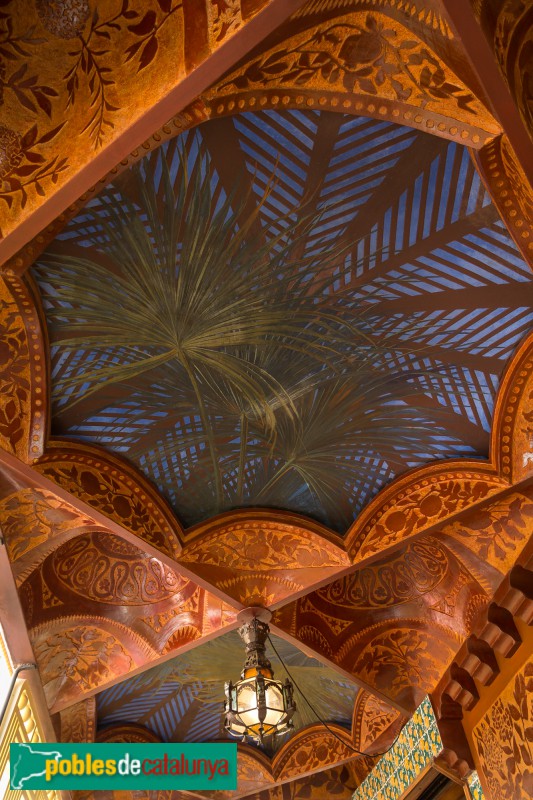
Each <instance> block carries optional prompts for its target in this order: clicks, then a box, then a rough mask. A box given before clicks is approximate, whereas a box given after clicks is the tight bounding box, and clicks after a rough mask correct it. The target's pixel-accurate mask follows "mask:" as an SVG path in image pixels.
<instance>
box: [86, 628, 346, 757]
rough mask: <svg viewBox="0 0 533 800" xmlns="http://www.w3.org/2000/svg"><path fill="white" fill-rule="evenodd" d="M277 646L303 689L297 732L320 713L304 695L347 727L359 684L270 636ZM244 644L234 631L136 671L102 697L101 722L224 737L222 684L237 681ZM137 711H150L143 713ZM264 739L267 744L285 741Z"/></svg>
mask: <svg viewBox="0 0 533 800" xmlns="http://www.w3.org/2000/svg"><path fill="white" fill-rule="evenodd" d="M272 639H273V641H274V645H275V648H276V650H277V652H278V653H279V654H280V656H281V658H282V659H283V662H284V663H285V664H286V665H287V667H288V669H289V671H290V673H291V675H292V677H293V679H294V681H295V682H296V684H297V686H298V687H299V690H301V693H300V691H299V690H298V689H297V688H295V700H296V705H297V712H296V715H295V717H294V726H295V729H296V730H299V729H300V728H303V727H305V726H306V725H311V724H313V723H316V722H317V721H318V720H317V717H316V715H315V714H314V713H313V711H311V709H310V707H309V705H308V704H307V703H306V702H305V701H304V699H303V697H302V694H303V695H305V697H306V698H307V700H308V701H309V703H310V704H311V706H312V708H313V709H315V710H316V712H317V713H318V714H319V715H320V716H321V717H322V719H325V720H327V721H329V722H336V723H337V724H340V725H344V726H346V728H347V729H348V730H349V729H350V726H351V721H352V714H353V706H354V701H355V696H356V693H357V687H356V686H355V685H354V684H351V683H349V682H347V681H345V680H344V679H342V678H341V677H340V676H339V675H338V674H337V673H336V672H335V671H333V670H332V669H330V668H329V667H326V666H324V665H323V664H321V663H320V662H318V661H316V659H313V658H309V657H308V656H306V655H304V654H303V653H301V652H300V651H299V650H297V649H296V648H295V647H294V646H293V645H291V644H289V643H288V642H285V641H284V640H282V639H279V638H278V637H275V636H273V637H272ZM244 655H245V654H244V645H243V643H242V640H241V639H240V637H239V635H238V633H237V632H236V631H235V632H232V633H228V634H226V635H224V636H221V637H219V638H218V639H216V640H215V641H213V642H206V643H205V644H203V645H201V646H200V647H196V648H194V649H193V650H190V651H189V652H187V653H183V654H181V655H180V656H179V657H177V658H174V659H172V660H171V661H168V662H166V663H165V664H161V665H159V666H157V667H154V668H152V669H150V670H148V671H147V672H144V673H142V674H141V675H138V676H137V677H135V678H133V679H132V680H131V681H130V682H129V683H128V689H127V691H126V692H122V693H120V694H117V693H116V692H115V691H113V690H111V691H109V692H105V691H104V692H103V693H102V694H101V695H99V697H98V718H99V720H101V721H102V723H101V724H103V725H106V724H113V723H114V722H115V721H118V720H120V721H121V722H125V721H128V720H129V719H130V714H131V715H132V721H135V722H140V723H141V724H143V725H146V726H147V727H148V728H150V729H151V730H154V731H155V732H157V733H158V734H159V735H161V734H162V733H164V734H165V735H164V736H163V738H171V739H173V740H176V741H188V740H190V738H191V730H192V731H193V732H194V731H196V734H194V733H193V734H192V738H201V737H202V736H207V737H208V738H211V737H212V738H218V737H220V738H226V736H227V734H226V733H225V731H224V728H223V717H222V714H221V713H220V709H221V708H222V707H223V702H224V684H225V682H226V681H228V680H233V681H236V680H238V678H239V677H240V673H241V670H242V667H243V663H244ZM267 655H268V658H269V659H270V661H271V663H272V668H273V670H274V677H275V678H276V680H281V681H284V680H285V678H286V677H287V674H286V672H285V669H284V667H283V666H282V664H281V663H280V661H279V660H278V658H277V656H276V655H275V653H274V652H273V651H272V648H271V647H270V646H269V645H267ZM159 696H160V697H161V700H163V698H164V708H165V709H166V712H165V713H164V716H165V723H166V724H165V727H164V729H163V730H161V729H160V726H161V723H162V719H161V720H160V719H159V713H158V709H159V704H158V697H159ZM161 708H163V706H162V707H161ZM139 709H146V711H145V712H140V711H139ZM169 709H173V711H172V712H171V713H172V720H171V728H172V730H171V729H170V728H169V725H168V717H169ZM204 711H205V712H206V713H205V719H206V725H208V726H212V725H216V726H217V727H216V729H213V730H211V729H209V731H208V730H207V729H206V730H202V728H201V726H200V725H198V728H197V727H196V725H195V723H196V724H198V721H199V719H200V718H201V717H202V716H204ZM283 741H285V740H284V739H281V740H280V741H279V742H278V743H275V742H266V743H265V747H266V748H269V747H272V746H274V747H276V746H278V745H280V744H283Z"/></svg>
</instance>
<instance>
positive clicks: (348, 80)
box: [0, 0, 533, 800]
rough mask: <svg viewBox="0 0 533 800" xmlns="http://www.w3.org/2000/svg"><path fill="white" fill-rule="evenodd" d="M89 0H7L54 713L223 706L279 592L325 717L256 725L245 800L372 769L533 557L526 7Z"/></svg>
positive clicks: (17, 314) (32, 628)
mask: <svg viewBox="0 0 533 800" xmlns="http://www.w3.org/2000/svg"><path fill="white" fill-rule="evenodd" d="M74 5H75V6H76V9H77V11H76V14H75V15H74V16H72V15H70V16H69V14H68V13H66V12H65V13H63V12H61V11H60V10H58V9H59V6H58V5H57V4H50V3H48V2H35V3H32V4H31V9H29V10H28V15H29V16H30V17H31V23H32V25H31V26H29V25H28V24H27V19H26V20H25V21H24V25H25V28H24V30H23V27H21V25H22V23H21V22H20V19H19V17H20V16H21V15H20V14H17V10H18V9H19V0H11V2H7V3H4V4H3V5H2V8H1V9H0V55H2V54H4V55H6V59H7V60H6V66H5V69H4V66H3V65H2V64H0V103H2V102H3V103H4V110H6V111H7V112H8V114H9V116H8V117H6V120H9V122H6V123H5V124H3V123H0V223H1V225H0V227H1V232H0V237H1V238H0V262H1V266H0V334H1V335H0V390H1V396H0V529H1V532H2V539H3V542H4V543H5V547H6V552H7V556H8V560H9V564H7V561H6V565H4V564H3V561H2V562H1V563H0V568H1V569H4V567H5V572H6V574H7V573H8V572H9V580H11V579H12V578H13V580H14V582H15V585H16V592H17V593H18V601H20V608H21V614H22V613H23V614H24V619H25V624H26V627H27V630H28V636H29V641H30V642H31V646H32V648H33V651H34V653H35V657H36V660H37V663H38V665H39V672H40V676H41V679H42V682H43V687H44V693H45V696H46V702H47V704H48V708H49V711H50V713H51V714H53V715H55V721H56V727H57V729H58V731H59V733H60V738H61V739H62V740H65V741H73V742H76V741H164V740H171V739H172V738H179V737H184V736H190V738H191V739H193V740H194V739H196V740H198V739H200V740H201V739H204V740H207V739H215V738H217V737H219V736H220V735H221V733H220V730H219V726H218V727H217V725H218V722H217V720H218V717H216V714H217V713H218V712H216V708H217V705H216V703H217V702H218V695H217V686H218V683H220V681H219V680H218V678H219V677H220V676H218V673H217V674H216V676H215V677H213V678H210V674H209V670H210V669H211V670H213V669H214V668H215V667H214V666H213V665H219V667H220V665H221V664H225V663H227V664H228V665H229V666H228V667H227V670H229V672H231V671H232V670H233V671H236V670H237V669H238V658H239V642H238V639H237V636H236V629H237V627H238V624H239V623H238V620H237V614H238V612H239V611H241V610H242V609H243V608H246V607H249V606H264V607H266V608H269V609H270V610H271V611H272V612H273V617H272V621H271V631H272V635H273V637H275V639H276V642H277V646H279V648H280V649H281V652H282V653H283V655H284V659H285V660H286V661H287V663H288V664H290V668H291V670H295V671H296V674H297V676H298V680H299V681H301V683H302V685H303V687H304V691H306V692H307V691H309V693H310V696H311V697H313V698H314V699H315V701H316V703H317V704H318V705H320V698H318V697H315V695H313V691H315V690H316V686H317V685H321V686H323V687H324V693H325V700H324V701H323V705H322V706H320V710H321V712H322V714H323V715H324V716H326V717H327V714H328V710H329V707H328V705H327V703H330V705H331V708H332V711H331V714H332V716H331V719H330V718H329V717H328V719H330V727H331V728H332V730H333V731H334V734H335V735H333V734H332V733H331V731H326V730H325V729H324V727H323V726H321V725H320V724H319V723H318V722H317V721H316V719H314V718H313V717H312V716H309V712H306V713H307V716H306V713H302V712H301V710H300V713H301V714H302V716H301V719H300V722H299V723H298V729H297V730H296V732H295V733H294V735H293V736H292V737H291V738H290V739H289V740H288V741H287V742H286V743H285V744H283V745H282V746H281V747H280V748H279V749H277V750H271V751H269V750H268V749H267V750H265V752H263V751H261V750H258V749H255V748H252V747H249V746H246V745H242V746H241V745H239V757H238V758H239V780H240V785H239V790H238V791H237V792H236V793H233V794H232V798H233V800H237V798H243V800H244V798H247V800H267V798H269V800H281V798H282V796H283V797H285V794H286V793H287V791H289V790H288V789H287V788H286V787H287V786H291V787H292V791H293V793H294V796H295V797H298V796H300V795H298V792H299V791H300V790H301V791H303V794H302V795H301V797H306V796H307V794H306V793H307V790H308V787H313V786H316V787H319V786H320V787H323V786H326V785H327V786H328V787H329V789H328V791H332V788H331V787H336V786H339V787H341V786H342V785H343V784H344V785H345V787H350V790H353V788H355V787H356V786H358V785H359V784H360V783H361V782H362V780H364V778H365V776H366V775H367V774H368V772H369V771H370V770H371V769H372V766H373V764H374V763H375V759H374V758H373V753H378V752H381V751H382V750H384V749H386V748H387V747H388V746H389V745H390V743H391V742H392V741H393V740H394V738H395V736H396V734H397V733H398V731H399V730H400V728H401V726H402V724H403V723H404V722H405V720H406V719H408V718H409V716H410V715H411V714H412V713H413V711H414V710H415V708H416V707H417V706H418V704H419V703H420V702H421V700H422V698H423V697H424V696H426V695H427V694H428V693H432V692H434V691H435V690H436V692H437V694H436V695H435V696H436V697H437V699H438V700H439V701H440V702H441V703H442V708H441V712H442V714H441V715H442V718H443V719H444V720H445V721H446V720H447V721H446V724H448V721H449V720H448V717H447V716H446V715H447V714H448V715H449V717H450V719H452V717H453V719H454V720H455V717H456V716H457V713H459V712H458V704H459V705H461V704H463V706H464V703H467V702H470V700H469V697H468V693H467V692H466V689H468V687H469V686H470V685H471V684H470V683H469V682H468V680H469V679H468V678H467V677H466V675H465V670H466V671H467V672H468V671H469V670H470V671H472V670H474V671H475V669H477V667H476V666H475V665H476V664H477V662H476V661H475V659H474V658H473V656H472V653H474V655H475V654H476V653H477V654H478V655H479V652H481V650H480V649H479V648H480V647H481V648H485V649H483V653H485V650H486V647H485V645H483V644H481V645H479V642H480V641H481V639H480V638H479V637H480V636H481V638H483V637H484V636H485V638H486V637H488V636H489V633H490V634H491V635H492V633H494V631H493V628H491V627H490V625H489V624H488V623H486V619H487V614H488V615H489V617H488V618H489V620H490V619H491V617H490V614H491V613H492V616H493V617H494V615H495V614H496V612H495V611H493V612H490V608H493V606H494V602H493V598H494V597H496V598H500V600H501V598H502V597H504V590H505V591H507V589H508V584H509V586H510V587H511V589H509V590H508V594H509V596H511V594H512V596H513V598H515V600H516V597H517V596H518V595H517V592H518V593H519V590H520V591H521V590H522V588H523V586H522V585H523V580H522V578H523V574H522V572H520V570H525V569H526V568H527V569H529V561H528V558H529V551H530V538H531V533H532V532H533V334H531V323H532V321H533V310H532V304H531V295H532V291H531V289H532V283H533V277H532V276H531V268H532V267H533V241H532V230H533V225H532V223H533V199H532V198H533V190H532V188H531V182H530V179H529V177H528V175H529V174H531V173H530V171H529V170H530V168H531V137H532V127H531V113H530V107H531V98H530V96H529V92H530V88H531V84H532V82H531V80H530V75H529V72H528V70H530V67H529V65H528V63H527V58H526V57H525V54H527V53H528V52H530V50H531V41H530V38H531V37H530V34H529V33H525V31H526V28H527V26H526V25H525V20H527V19H528V18H529V17H528V15H529V14H530V13H531V12H530V10H527V9H526V8H525V5H527V4H522V5H523V6H524V7H523V8H522V6H521V8H520V13H519V14H517V13H516V9H515V6H516V4H515V3H513V2H511V0H509V2H506V3H504V4H501V5H502V8H501V9H499V10H497V12H498V13H495V10H494V3H492V2H491V0H480V1H479V2H475V3H471V4H469V5H468V10H466V9H465V8H464V6H461V10H458V8H459V7H458V4H456V3H455V2H454V0H431V2H429V3H422V2H421V0H412V2H409V3H405V2H403V1H402V0H378V2H375V1H373V2H370V1H369V0H352V1H351V2H342V3H341V2H338V1H337V0H327V1H326V2H322V0H306V2H302V0H286V1H285V2H283V0H269V2H263V0H241V2H237V3H233V2H232V3H230V2H224V0H221V2H218V1H217V2H200V0H184V2H183V3H180V2H174V0H168V1H167V0H154V1H153V2H150V3H149V4H143V3H139V2H138V1H137V0H120V2H119V1H118V0H117V2H114V0H113V2H109V3H108V2H106V3H102V4H98V9H97V10H96V6H95V4H94V3H93V2H92V0H76V2H75V3H74ZM147 6H149V9H148V8H147ZM470 6H471V7H470ZM28 8H29V7H28ZM22 16H24V15H22ZM32 26H33V27H32ZM30 28H31V29H30ZM465 32H470V33H471V34H472V36H473V39H472V47H471V50H470V51H469V50H468V48H467V47H465V41H466V40H465ZM469 35H470V34H469ZM36 37H39V38H36ZM19 41H20V42H22V44H23V50H24V54H22V53H21V52H20V49H19V48H18V47H17V46H15V45H16V43H17V42H19ZM36 42H40V47H39V48H38V47H37V45H36ZM511 44H512V46H511ZM98 48H99V49H98ZM83 53H85V57H83V58H82V54H83ZM113 53H114V56H112V54H113ZM23 61H24V63H22V62H23ZM65 65H67V66H68V71H67V67H66V66H65ZM3 70H4V71H3ZM496 85H497V86H498V87H499V89H501V92H500V91H499V90H498V91H496V90H495V89H494V86H496ZM126 89H127V91H126ZM67 123H68V124H67ZM73 142H75V145H73ZM4 212H5V213H4ZM191 230H192V231H194V232H195V234H194V235H193V234H191ZM198 232H199V233H198ZM128 253H129V255H128ZM272 265H274V266H273V267H272ZM208 273H209V275H208ZM184 275H185V278H183V276H184ZM209 276H211V284H210V283H209V280H208V277H209ZM183 287H185V288H183ZM228 287H229V288H228ZM224 290H226V292H227V294H226V295H225V294H224ZM230 292H233V296H234V299H232V298H231V297H230ZM187 296H189V297H192V298H193V300H194V302H192V303H191V304H189V305H187V303H186V302H185V301H184V298H186V297H187ZM217 296H218V302H219V304H220V306H217V307H216V308H215V310H214V311H213V308H214V306H215V300H214V299H213V298H215V299H216V298H217ZM224 298H226V300H227V303H226V305H229V306H231V309H230V310H231V313H228V314H227V316H224V313H225V311H224V309H223V308H222V305H223V304H224ZM100 307H101V308H102V309H103V311H100V310H99V309H100ZM268 314H270V315H271V316H270V317H269V316H268ZM219 319H220V320H221V321H220V324H219V327H217V324H218V322H219ZM198 320H200V323H198ZM213 320H215V322H216V323H217V324H214V323H213ZM191 331H192V333H191ZM135 337H137V338H135ZM187 337H189V338H187ZM217 357H218V359H219V360H218V361H217ZM365 402H366V405H365ZM328 426H329V427H328ZM309 432H311V434H312V435H310V434H309ZM304 434H308V435H307V436H306V435H304ZM365 437H366V438H365ZM372 437H373V438H372ZM361 442H362V444H361ZM515 565H519V566H518V567H517V566H515ZM520 565H522V566H520ZM513 569H514V571H513ZM524 574H525V573H524ZM510 576H511V577H510ZM502 587H503V588H502ZM506 587H507V588H506ZM517 587H518V588H517ZM513 592H514V594H513ZM522 594H523V593H522ZM523 596H524V597H526V595H523ZM505 598H507V599H508V595H507V594H505ZM520 598H522V595H520V597H519V598H518V600H516V602H517V603H518V602H519V600H520V602H522V601H521V599H520ZM500 600H498V602H500ZM18 601H17V602H18ZM526 601H527V598H526V600H524V604H526V605H527V602H526ZM491 602H493V605H492V606H491V605H490V604H491ZM506 602H507V600H505V602H504V601H503V600H502V603H503V605H505V603H506ZM509 602H511V601H510V600H509ZM520 608H522V606H520ZM527 608H528V609H529V606H527ZM488 609H489V610H488ZM515 611H516V609H515V608H514V606H513V610H512V613H513V614H514V613H515ZM17 613H18V612H17ZM517 613H518V612H517ZM524 613H525V612H524ZM498 619H499V618H498ZM491 624H492V623H491ZM494 624H496V623H494ZM483 625H485V627H483ZM502 625H503V623H502ZM504 627H505V626H504ZM489 628H490V631H489ZM480 631H482V632H481V633H479V632H480ZM511 633H512V631H511ZM504 634H505V632H504ZM504 634H502V635H504ZM504 638H505V636H504ZM511 638H512V636H511ZM505 641H506V642H507V643H508V642H509V641H510V640H509V638H508V637H507V639H505ZM491 642H492V640H491ZM491 646H492V644H491ZM476 647H477V649H476ZM513 652H514V650H513ZM481 661H482V659H481ZM481 661H480V663H481ZM491 663H492V662H491ZM473 664H474V667H473V666H472V665H473ZM275 667H276V670H278V669H279V670H280V671H281V670H282V666H281V664H279V666H278V665H277V662H276V664H275ZM479 669H484V667H479ZM476 674H477V673H476ZM483 674H484V673H483ZM443 676H444V677H443ZM228 677H230V675H229V673H228ZM217 681H218V683H217ZM461 681H463V683H464V682H465V681H466V683H465V685H463V684H462V683H461ZM220 686H222V683H220ZM465 686H466V689H465ZM436 687H438V688H437V689H436ZM465 692H466V693H465ZM458 698H459V699H458ZM465 698H466V699H465ZM463 701H464V702H463ZM300 705H301V704H300ZM465 707H466V706H465ZM456 712H457V713H456ZM215 717H216V720H215V721H214V719H215ZM454 724H455V723H454ZM450 725H451V726H452V728H453V725H452V723H451V722H450ZM452 744H453V743H450V742H445V749H444V750H443V754H441V756H439V758H441V761H442V762H443V763H444V762H446V764H447V768H450V769H455V767H453V765H452V767H450V764H451V763H452V762H453V763H454V764H456V766H457V765H459V766H458V767H457V769H458V770H459V771H460V770H464V769H465V768H466V767H465V764H466V763H467V762H466V761H465V760H464V758H463V756H464V753H463V751H462V750H461V747H462V744H461V742H459V743H458V748H459V749H458V750H457V752H455V751H454V750H453V747H452ZM353 748H356V749H357V750H360V751H361V754H355V753H354V751H353ZM454 759H455V760H454ZM313 781H314V782H315V783H313ZM320 790H321V789H317V791H320ZM312 791H314V789H309V792H312ZM335 791H336V790H335ZM343 791H346V792H349V790H348V789H345V790H343ZM340 792H341V789H339V796H340ZM267 793H268V794H267ZM334 793H335V792H334ZM190 796H191V798H192V797H200V796H204V795H195V794H191V795H190ZM319 796H320V795H316V797H319ZM342 796H343V797H345V796H348V795H346V794H343V795H342ZM309 797H315V795H313V794H312V793H311V794H309ZM132 800H135V798H133V796H132Z"/></svg>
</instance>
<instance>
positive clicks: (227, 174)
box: [34, 110, 533, 531]
mask: <svg viewBox="0 0 533 800" xmlns="http://www.w3.org/2000/svg"><path fill="white" fill-rule="evenodd" d="M228 153H229V154H230V155H229V156H228ZM34 275H35V277H36V278H37V281H38V283H39V286H40V289H41V293H42V296H43V301H44V307H45V313H46V318H47V322H48V328H49V335H50V340H51V355H52V387H53V388H52V400H53V412H54V415H53V426H52V432H53V433H55V434H56V435H57V434H60V435H66V436H68V437H70V438H74V439H79V440H82V441H85V442H89V443H94V444H98V445H101V446H103V447H105V448H108V449H110V450H112V451H114V452H116V453H118V454H120V455H122V456H124V457H126V458H127V459H130V460H131V461H132V462H133V463H134V464H135V465H136V466H137V467H139V468H140V469H141V470H142V471H143V472H144V474H145V475H146V476H147V477H148V478H149V479H150V480H152V481H153V482H154V483H155V484H156V486H157V487H158V488H159V490H160V491H161V492H162V494H163V495H164V496H165V497H166V498H167V499H168V500H169V501H170V502H171V504H172V505H173V506H174V509H175V511H176V513H177V515H178V517H179V518H180V519H181V520H183V521H184V522H185V524H191V523H194V522H197V521H199V520H201V519H205V518H207V517H209V516H211V515H212V514H213V513H217V512H219V511H222V510H225V509H228V508H232V507H236V506H246V505H251V506H271V507H279V508H284V509H288V510H291V511H298V512H303V513H305V514H306V515H308V516H312V517H315V518H316V519H318V520H320V521H321V522H323V523H325V524H327V525H329V526H331V527H334V528H336V529H337V530H339V531H344V530H346V528H347V527H348V526H349V524H350V522H351V521H352V520H353V518H354V517H355V516H356V515H357V513H358V512H359V511H360V510H361V509H362V508H363V507H364V506H365V505H366V503H368V501H369V500H370V499H371V498H372V497H373V496H374V495H375V494H376V492H377V491H378V490H379V489H380V488H381V487H382V486H383V485H385V484H386V483H388V482H389V481H390V480H391V479H392V478H393V477H394V476H396V475H398V474H401V473H402V472H404V471H405V470H407V469H409V468H412V467H415V466H417V465H420V464H423V463H426V462H428V461H432V460H434V459H442V458H455V457H457V456H469V457H471V456H474V457H486V456H487V454H488V439H489V436H488V432H489V428H490V423H491V417H492V407H493V400H494V395H495V392H496V389H497V386H498V382H499V378H500V375H501V372H502V370H503V368H504V366H505V363H506V361H507V359H508V358H509V356H510V355H511V353H512V352H513V350H514V348H515V346H516V345H517V343H518V342H519V341H520V340H521V339H522V337H523V336H524V335H525V333H526V332H527V331H528V330H529V328H530V327H531V322H532V321H533V308H532V306H533V301H532V299H531V298H532V292H531V273H530V271H529V270H528V268H527V266H526V264H525V263H524V262H523V260H522V259H521V257H520V255H519V253H518V251H517V249H516V247H515V245H514V243H513V241H512V239H511V238H510V236H509V235H508V234H507V232H506V229H505V227H504V226H503V224H502V222H501V221H500V220H499V217H498V215H497V212H496V211H495V209H494V207H493V206H492V205H491V203H490V199H489V197H488V194H487V193H486V191H485V189H484V188H483V186H482V184H481V182H480V180H479V177H478V174H477V172H476V170H475V168H474V166H473V163H472V161H471V159H470V156H469V153H468V151H467V150H466V148H463V147H461V146H459V145H457V144H455V143H449V142H446V141H444V140H441V139H435V138H434V137H431V136H429V135H427V134H423V133H420V132H418V131H414V130H412V129H408V128H404V127H401V126H398V125H395V124H393V123H390V122H386V121H376V120H371V119H366V118H362V117H352V116H344V115H341V114H333V113H330V112H317V111H300V110H292V111H291V110H287V111H282V112H281V111H280V112H278V111H264V112H259V113H254V114H252V113H247V114H241V115H236V116H234V117H227V118H221V119H218V120H213V121H211V122H208V123H204V124H203V125H201V126H200V127H198V128H197V129H195V130H194V131H190V132H187V133H184V134H181V135H180V136H178V137H176V138H175V139H173V140H171V141H170V142H168V143H166V144H165V145H163V146H162V147H161V148H160V149H159V150H157V151H155V152H153V153H151V154H150V155H148V156H147V157H146V158H145V159H144V160H143V161H141V162H140V163H139V165H137V166H134V167H132V168H131V169H129V170H127V171H126V172H125V173H123V174H122V175H121V176H119V177H118V178H117V179H116V181H115V183H114V184H112V185H110V186H108V187H107V188H106V189H105V190H103V191H102V193H101V194H100V195H99V196H98V197H96V198H95V199H94V200H92V201H91V202H90V203H89V204H88V206H87V207H86V208H85V209H84V210H83V211H82V212H80V213H79V214H78V216H77V217H75V218H74V219H73V220H72V221H71V222H70V223H69V224H68V225H67V226H66V227H65V229H64V231H63V232H62V233H61V234H60V235H59V236H58V237H57V239H56V240H55V241H54V242H53V243H52V245H51V246H50V247H49V248H48V250H47V251H46V252H45V253H44V254H43V256H42V257H41V258H40V259H39V260H38V262H37V264H36V265H35V267H34Z"/></svg>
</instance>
